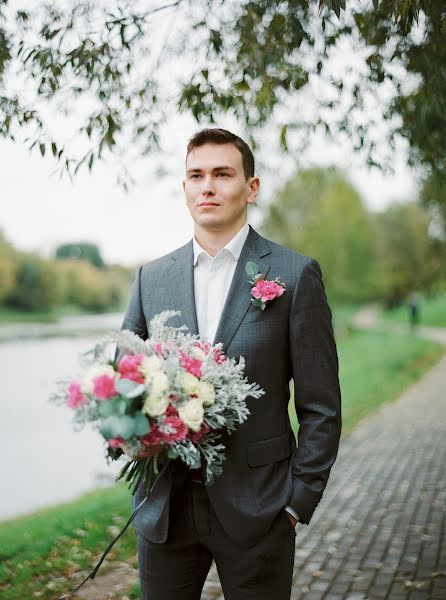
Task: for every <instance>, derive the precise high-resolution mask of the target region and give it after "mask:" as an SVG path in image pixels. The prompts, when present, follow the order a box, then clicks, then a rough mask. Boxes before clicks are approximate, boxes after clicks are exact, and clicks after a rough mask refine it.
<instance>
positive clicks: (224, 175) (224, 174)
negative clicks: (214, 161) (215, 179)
mask: <svg viewBox="0 0 446 600" xmlns="http://www.w3.org/2000/svg"><path fill="white" fill-rule="evenodd" d="M218 175H223V177H226V176H227V175H229V173H223V172H221V173H218Z"/></svg>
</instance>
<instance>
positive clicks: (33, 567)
mask: <svg viewBox="0 0 446 600" xmlns="http://www.w3.org/2000/svg"><path fill="white" fill-rule="evenodd" d="M355 310H356V307H350V308H349V307H347V308H346V309H345V310H344V311H343V313H341V312H339V311H338V310H337V309H336V310H335V311H334V322H335V328H336V331H339V329H338V324H339V323H342V319H344V323H345V327H341V330H342V331H344V332H348V331H350V333H348V335H347V333H345V334H344V335H342V336H340V337H339V336H338V337H337V339H338V344H337V345H338V354H339V363H340V380H341V389H342V416H343V429H342V435H343V436H345V435H347V434H348V433H349V432H350V431H351V430H352V429H353V428H354V426H355V425H356V424H357V423H358V422H359V421H361V420H362V419H363V418H365V417H366V416H368V415H370V414H372V413H373V412H375V411H376V409H377V408H379V406H381V405H382V404H385V403H388V402H390V401H392V400H394V399H395V398H396V397H398V396H399V395H400V394H401V393H402V392H403V391H404V390H405V389H406V388H407V387H408V386H410V384H411V383H413V382H414V381H416V380H417V379H419V378H420V377H421V376H422V375H423V374H424V373H425V372H426V371H427V370H428V369H429V368H430V367H431V366H432V365H434V364H435V363H436V362H437V361H438V360H439V358H440V357H441V355H442V354H443V353H444V352H445V349H444V348H443V347H441V346H439V345H437V344H434V343H432V342H428V341H424V340H421V339H419V338H416V337H414V336H412V335H410V334H405V335H396V334H392V333H390V332H389V333H382V332H373V331H355V332H352V331H351V330H349V328H348V319H349V317H348V315H350V314H351V313H352V312H354V311H355ZM337 335H338V334H337ZM290 416H291V419H292V423H293V427H294V429H295V431H296V429H297V421H296V417H295V413H294V406H293V402H290ZM130 509H131V506H130V492H129V491H128V490H127V488H126V487H125V486H123V485H116V486H115V487H113V488H109V489H102V490H99V491H96V492H93V493H89V494H87V495H84V496H82V497H81V498H80V499H78V500H74V501H73V502H70V503H67V504H63V505H60V506H57V507H54V508H50V509H46V510H43V511H39V512H37V513H35V514H33V515H30V516H26V517H20V518H18V519H14V520H12V521H9V522H5V523H0V597H1V598H2V600H23V599H24V598H42V599H44V600H54V599H55V598H56V597H57V596H58V595H59V594H61V593H65V592H67V591H70V590H71V589H73V587H76V585H78V583H79V582H80V580H81V579H80V576H79V573H80V572H82V573H83V577H85V576H86V575H87V572H88V570H90V569H91V568H92V567H93V566H94V565H95V564H96V562H97V560H98V558H99V557H100V554H101V552H102V551H103V550H104V548H105V547H106V546H107V544H108V543H109V542H110V541H111V539H112V538H113V536H114V535H115V534H116V533H117V532H116V531H115V529H116V528H118V527H121V526H122V525H123V524H124V522H125V521H126V520H127V519H128V517H129V516H130ZM116 560H125V561H127V562H129V564H132V565H134V566H135V567H136V564H137V563H136V535H135V531H134V529H133V527H130V528H129V530H128V531H127V532H126V533H125V534H124V536H123V537H122V538H120V539H119V541H118V542H117V544H116V545H115V546H114V548H113V549H112V551H111V552H110V553H109V555H108V556H107V559H106V561H105V563H104V564H103V565H102V567H101V570H100V573H104V572H106V571H107V569H110V568H113V561H116ZM128 596H129V598H130V599H131V600H136V599H137V598H139V597H140V595H139V586H138V585H135V586H133V587H132V588H131V589H130V590H129V592H128Z"/></svg>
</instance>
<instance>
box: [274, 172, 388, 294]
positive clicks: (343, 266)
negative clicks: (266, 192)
mask: <svg viewBox="0 0 446 600" xmlns="http://www.w3.org/2000/svg"><path fill="white" fill-rule="evenodd" d="M262 232H263V233H265V235H267V236H269V237H272V238H273V239H274V240H276V241H278V242H280V243H283V244H284V245H286V246H287V247H289V248H292V249H294V250H296V251H298V252H302V253H304V254H307V255H309V256H311V257H314V258H316V259H317V260H318V261H319V262H320V264H321V269H322V272H323V276H324V282H325V286H326V288H327V294H328V295H329V297H330V298H332V299H333V300H336V301H362V300H370V299H371V298H377V297H379V296H380V294H381V292H382V290H381V287H380V286H381V280H380V274H379V265H377V263H376V261H375V257H376V251H375V231H374V225H373V220H372V218H371V217H370V215H369V214H368V213H367V211H366V209H365V208H364V206H363V204H362V201H361V198H360V196H359V194H358V192H357V191H356V190H355V189H354V187H353V186H352V185H351V184H350V182H349V181H348V180H347V178H346V177H345V175H344V174H343V173H342V172H341V171H340V170H338V169H336V168H327V169H322V168H312V169H306V170H304V171H300V172H298V173H297V174H296V175H295V176H294V177H292V178H291V179H290V181H289V182H288V183H287V184H286V185H285V186H284V187H283V188H282V189H281V190H279V192H278V193H277V195H276V200H275V201H274V202H273V203H271V204H270V205H269V207H268V209H267V212H266V216H265V220H264V222H263V224H262Z"/></svg>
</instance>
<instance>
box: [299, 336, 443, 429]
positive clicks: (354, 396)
mask: <svg viewBox="0 0 446 600" xmlns="http://www.w3.org/2000/svg"><path fill="white" fill-rule="evenodd" d="M337 348H338V356H339V373H340V376H339V377H340V382H341V393H342V422H343V427H342V435H346V434H348V433H350V432H351V430H352V429H353V428H354V426H355V425H356V424H357V423H358V422H359V421H360V420H361V419H363V418H364V417H366V416H367V415H369V414H371V413H373V412H374V411H375V410H376V409H377V408H378V407H379V406H380V405H381V404H384V403H385V402H389V401H392V400H394V399H395V398H397V397H398V396H399V395H400V394H401V393H402V392H403V391H404V390H405V389H406V388H407V387H409V386H410V385H411V384H412V383H414V382H415V381H416V380H417V379H419V378H420V377H421V376H422V375H423V373H425V372H426V371H427V370H428V369H429V368H430V367H431V366H433V365H434V364H435V363H436V362H437V361H438V360H439V358H440V357H441V356H442V355H443V354H444V352H445V351H446V350H445V348H444V347H442V346H440V345H439V344H435V343H433V342H429V341H426V340H422V339H420V338H417V337H415V336H413V335H410V334H409V333H408V334H405V335H396V334H392V333H378V332H372V331H356V332H353V333H351V334H350V335H349V336H348V337H347V338H346V339H343V340H340V341H338V342H337ZM290 416H291V421H292V424H293V428H294V430H295V431H297V422H296V415H295V412H294V406H293V403H292V402H290Z"/></svg>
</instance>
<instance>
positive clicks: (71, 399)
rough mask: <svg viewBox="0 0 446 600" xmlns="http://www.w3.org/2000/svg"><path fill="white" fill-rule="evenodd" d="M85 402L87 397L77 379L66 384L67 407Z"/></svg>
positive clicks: (81, 404)
mask: <svg viewBox="0 0 446 600" xmlns="http://www.w3.org/2000/svg"><path fill="white" fill-rule="evenodd" d="M84 404H87V399H86V398H85V396H84V394H83V393H82V390H81V385H80V383H78V382H77V381H72V382H71V383H70V384H69V386H68V400H67V406H68V408H78V407H79V406H84Z"/></svg>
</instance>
